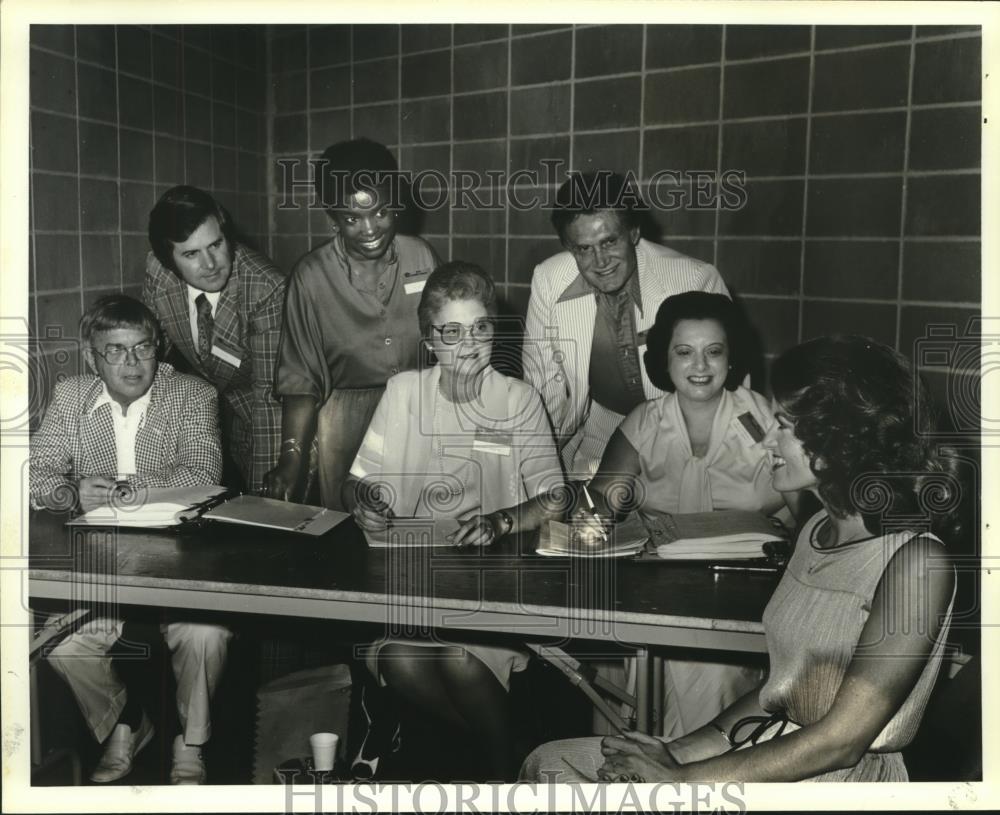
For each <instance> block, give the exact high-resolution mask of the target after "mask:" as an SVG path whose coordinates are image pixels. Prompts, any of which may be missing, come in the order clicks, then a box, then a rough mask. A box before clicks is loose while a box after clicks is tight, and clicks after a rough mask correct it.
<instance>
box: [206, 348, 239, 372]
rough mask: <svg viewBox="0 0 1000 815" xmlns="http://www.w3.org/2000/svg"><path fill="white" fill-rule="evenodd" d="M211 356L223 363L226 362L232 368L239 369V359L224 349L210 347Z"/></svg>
mask: <svg viewBox="0 0 1000 815" xmlns="http://www.w3.org/2000/svg"><path fill="white" fill-rule="evenodd" d="M212 356H213V357H218V358H219V359H221V360H222V361H223V362H228V363H229V364H230V365H232V366H233V367H234V368H239V367H240V361H241V360H240V358H239V357H238V356H236V355H234V354H230V353H229V352H228V351H227V350H226V349H225V348H220V347H219V346H218V345H213V346H212Z"/></svg>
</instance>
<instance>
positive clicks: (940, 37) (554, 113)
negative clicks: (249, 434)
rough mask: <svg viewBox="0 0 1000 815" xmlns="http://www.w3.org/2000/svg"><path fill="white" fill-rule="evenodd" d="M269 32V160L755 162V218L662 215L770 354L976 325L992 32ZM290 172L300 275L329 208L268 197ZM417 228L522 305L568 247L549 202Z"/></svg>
mask: <svg viewBox="0 0 1000 815" xmlns="http://www.w3.org/2000/svg"><path fill="white" fill-rule="evenodd" d="M272 34H273V39H272V41H271V49H272V73H271V80H272V87H273V90H274V100H275V106H276V109H275V118H274V120H273V125H274V130H273V148H274V154H275V157H276V158H304V157H305V156H307V155H315V154H317V153H318V152H320V151H321V150H322V149H323V148H324V147H325V146H326V145H328V144H329V143H331V142H333V141H336V140H338V139H342V138H347V137H350V136H362V135H366V136H370V137H372V138H374V139H377V140H380V141H383V142H384V143H386V144H388V145H390V146H391V147H392V148H393V149H394V151H396V153H397V155H398V156H399V159H400V164H401V166H402V167H403V168H404V169H410V170H413V171H415V172H416V171H420V170H424V169H427V168H436V169H440V170H441V171H443V172H445V173H448V172H449V171H451V172H455V171H460V170H473V171H479V172H483V171H486V170H499V171H514V170H517V169H535V168H538V166H539V165H538V162H539V160H540V159H542V158H552V159H559V160H561V161H562V162H564V164H563V169H564V170H565V169H566V168H572V169H581V170H582V169H586V168H589V167H612V168H616V169H619V170H632V171H633V172H636V173H640V174H641V177H642V179H643V180H648V179H650V178H651V177H652V176H653V175H654V174H655V173H656V172H657V171H660V170H665V169H672V170H678V171H690V170H709V171H712V172H716V171H721V170H726V169H739V170H744V171H745V172H746V180H747V186H746V189H747V201H746V206H745V207H743V208H742V209H740V210H739V211H719V209H718V208H717V207H713V206H709V207H708V208H707V209H702V210H694V209H690V208H685V209H679V210H676V211H670V212H660V213H659V214H658V215H657V221H658V223H659V226H660V227H661V229H662V232H663V239H664V241H665V242H666V243H668V244H670V245H671V246H674V247H675V248H678V249H680V250H681V251H684V252H687V253H689V254H691V255H693V256H695V257H699V258H702V259H705V260H709V261H712V262H714V263H715V264H716V265H717V266H718V268H719V269H720V271H721V272H722V274H723V275H724V277H725V278H726V280H727V281H728V282H729V284H730V286H731V288H732V289H733V290H734V291H735V292H737V293H738V294H739V296H740V298H741V300H742V302H743V303H744V304H745V306H746V308H747V311H748V312H749V314H750V315H751V317H752V319H753V321H754V323H755V325H756V327H757V329H758V330H759V332H760V333H761V335H762V336H761V341H762V345H763V347H764V349H765V350H766V352H767V353H768V354H773V353H775V352H777V351H780V350H781V349H783V348H785V347H787V346H789V345H792V344H794V343H796V342H797V341H799V340H801V339H804V338H808V337H811V336H815V335H818V334H823V333H827V332H831V331H852V332H858V333H864V334H869V335H871V336H874V337H876V338H878V339H881V340H884V341H886V342H888V343H891V344H895V345H897V346H898V347H900V348H901V349H904V350H906V349H911V348H912V347H913V343H914V341H915V339H916V338H917V337H919V336H922V335H923V333H924V331H925V327H926V325H927V324H929V323H937V322H944V323H957V324H959V325H960V326H962V327H964V325H965V323H966V320H967V319H968V318H969V317H970V316H973V315H975V314H977V313H978V307H979V298H980V294H979V291H980V247H979V234H980V225H979V221H980V217H979V209H980V207H979V187H980V177H979V166H980V155H979V153H980V137H979V129H980V121H981V115H980V81H979V76H980V59H981V54H980V52H981V38H980V32H979V29H978V28H977V27H917V28H914V27H912V26H889V27H854V26H836V27H834V26H824V27H815V28H814V27H810V26H760V27H758V26H714V25H699V26H661V25H649V26H643V25H621V26H596V27H594V26H577V27H570V26H551V25H550V26H521V25H514V26H507V25H455V26H448V25H407V26H396V25H365V26H329V27H310V28H306V27H302V26H291V27H280V28H275V29H274V31H273V32H272ZM302 177H304V173H300V174H299V178H300V179H301V178H302ZM562 178H563V176H562V175H561V174H560V175H559V176H558V177H557V178H556V179H555V182H556V183H558V182H559V181H561V180H562ZM281 182H282V178H281V176H280V174H279V175H278V176H276V187H275V193H276V197H275V199H274V200H273V201H272V212H273V214H274V218H275V221H274V225H275V231H274V235H273V244H272V246H273V249H274V252H275V255H276V256H277V258H278V259H279V262H280V263H283V264H284V265H285V266H286V267H287V266H290V265H291V263H292V262H294V260H295V258H296V257H297V256H298V255H300V254H301V253H302V252H304V251H306V250H307V249H308V248H309V247H310V246H312V245H315V244H317V243H319V242H321V241H322V240H325V239H326V238H327V236H328V230H327V226H326V222H325V218H324V216H323V215H322V214H321V213H319V212H318V211H316V212H313V213H311V214H310V213H309V212H308V211H307V210H306V209H305V208H302V207H299V208H292V209H288V210H278V209H277V208H276V206H275V204H276V202H277V201H278V200H279V199H280V198H282V197H283V196H282V194H281ZM300 193H301V190H300ZM660 193H661V195H660V198H661V200H669V191H668V190H666V189H661V190H660ZM522 197H524V196H522ZM298 200H299V202H300V203H302V202H303V201H304V195H303V194H300V196H299V199H298ZM423 231H424V234H425V235H426V236H427V237H428V238H429V239H430V240H431V242H432V243H434V244H435V246H436V247H437V248H438V249H439V250H440V252H441V254H442V256H444V257H455V258H464V259H470V260H475V261H478V262H480V263H482V264H483V265H484V266H486V267H487V268H488V269H490V270H492V271H493V273H494V274H495V276H496V277H497V279H498V280H500V281H502V282H503V283H504V284H506V290H507V296H508V298H509V301H510V302H511V303H512V304H513V306H514V307H515V308H516V309H519V310H523V308H524V306H525V304H526V301H527V295H528V286H529V282H530V276H531V272H532V268H533V266H534V264H535V263H536V262H537V261H539V260H540V259H542V258H544V257H546V256H548V255H549V254H550V253H552V252H554V251H556V250H558V248H559V247H558V245H557V243H556V241H555V238H554V237H553V236H552V233H551V229H550V227H549V225H548V219H547V217H546V213H545V212H544V211H542V210H541V209H539V208H535V209H534V210H530V211H527V212H521V211H517V209H516V208H514V207H510V206H504V207H501V208H499V209H493V210H487V211H483V210H480V211H459V210H457V209H450V210H449V209H447V208H444V209H439V210H436V211H434V212H432V213H429V214H428V215H427V217H426V223H425V226H424V230H423ZM930 374H931V377H930V378H931V379H932V380H933V379H934V373H933V372H930ZM937 384H938V386H939V387H940V386H941V381H940V378H939V379H938V382H937Z"/></svg>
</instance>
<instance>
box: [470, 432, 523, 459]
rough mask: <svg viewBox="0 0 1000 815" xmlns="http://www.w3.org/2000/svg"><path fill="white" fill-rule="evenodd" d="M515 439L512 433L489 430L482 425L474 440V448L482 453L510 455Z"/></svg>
mask: <svg viewBox="0 0 1000 815" xmlns="http://www.w3.org/2000/svg"><path fill="white" fill-rule="evenodd" d="M513 441H514V439H513V437H512V436H511V434H510V433H501V432H499V431H496V430H487V429H486V428H483V427H480V428H478V429H477V430H476V438H475V439H474V440H473V442H472V449H473V450H476V451H478V452H480V453H489V454H490V455H493V456H509V455H510V447H511V444H512V442H513Z"/></svg>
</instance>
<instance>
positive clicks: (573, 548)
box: [535, 514, 649, 557]
mask: <svg viewBox="0 0 1000 815" xmlns="http://www.w3.org/2000/svg"><path fill="white" fill-rule="evenodd" d="M648 540H649V533H648V532H647V531H646V527H645V526H643V523H642V519H641V518H639V517H638V516H637V515H635V514H632V515H629V516H628V517H627V518H626V519H625V520H623V521H622V522H621V523H618V524H615V526H614V527H612V528H611V529H610V530H609V532H608V539H607V541H605V542H603V543H600V544H597V545H596V546H595V545H589V544H581V543H579V542H577V541H575V540H574V538H573V524H564V523H561V522H560V521H549V522H548V523H547V524H545V525H544V526H543V527H542V532H541V534H540V535H539V540H538V548H536V549H535V552H536V553H537V554H539V555H544V556H545V557H630V556H632V555H637V554H639V552H641V551H642V549H643V547H644V546H645V545H646V542H647V541H648Z"/></svg>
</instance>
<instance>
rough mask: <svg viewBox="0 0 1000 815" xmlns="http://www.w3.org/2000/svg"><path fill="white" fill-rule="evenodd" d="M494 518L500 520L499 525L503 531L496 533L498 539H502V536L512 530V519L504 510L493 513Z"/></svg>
mask: <svg viewBox="0 0 1000 815" xmlns="http://www.w3.org/2000/svg"><path fill="white" fill-rule="evenodd" d="M493 514H494V515H495V516H496V517H498V518H499V519H500V523H502V524H503V530H502V531H500V532H498V533H497V537H498V538H502V537H503V536H504V535H507V534H509V533H510V530H512V529H513V528H514V518H513V516H512V515H511V514H510V513H509V512H508V511H507V510H505V509H498V510H497V511H496V512H494V513H493Z"/></svg>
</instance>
